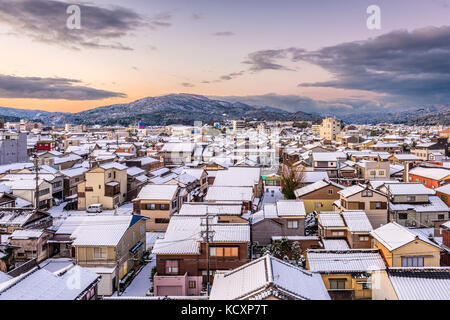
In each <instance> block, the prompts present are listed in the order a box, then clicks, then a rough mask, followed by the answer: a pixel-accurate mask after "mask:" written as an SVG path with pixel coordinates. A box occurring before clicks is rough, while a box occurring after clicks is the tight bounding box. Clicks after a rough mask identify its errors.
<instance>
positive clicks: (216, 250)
mask: <svg viewBox="0 0 450 320" xmlns="http://www.w3.org/2000/svg"><path fill="white" fill-rule="evenodd" d="M206 219H207V218H206V216H203V217H201V216H173V217H172V219H171V220H170V223H169V226H168V228H167V231H166V233H165V235H164V238H163V239H157V240H156V242H155V246H154V248H153V251H152V252H153V254H155V255H156V274H155V276H154V280H153V283H154V290H153V293H154V295H155V296H198V295H200V293H201V292H202V290H203V289H204V288H205V286H206V284H207V282H208V278H210V281H211V282H212V281H213V276H214V273H215V272H216V271H218V270H220V271H223V270H233V269H235V268H238V267H240V266H242V265H244V264H246V263H247V262H248V261H249V260H248V256H249V249H248V247H249V244H250V227H249V224H248V223H219V222H218V220H217V217H209V219H210V220H209V222H208V232H209V237H210V239H209V240H210V241H209V243H207V242H206V239H205V237H206V230H207V227H206ZM208 248H209V256H210V259H209V261H210V264H209V266H210V277H208V273H207V260H208V259H207V250H208Z"/></svg>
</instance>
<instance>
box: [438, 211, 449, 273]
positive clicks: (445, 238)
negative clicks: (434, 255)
mask: <svg viewBox="0 0 450 320" xmlns="http://www.w3.org/2000/svg"><path fill="white" fill-rule="evenodd" d="M440 231H441V232H440V233H441V234H442V249H443V250H442V253H441V265H442V266H450V220H449V221H447V222H445V223H443V224H441V225H440Z"/></svg>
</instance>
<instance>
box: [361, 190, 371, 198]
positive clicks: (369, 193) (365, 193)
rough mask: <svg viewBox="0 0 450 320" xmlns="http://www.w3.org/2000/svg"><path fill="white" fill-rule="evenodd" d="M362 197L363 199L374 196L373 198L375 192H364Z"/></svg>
mask: <svg viewBox="0 0 450 320" xmlns="http://www.w3.org/2000/svg"><path fill="white" fill-rule="evenodd" d="M361 196H363V197H372V196H373V192H372V191H370V190H364V191H363V192H362V193H361Z"/></svg>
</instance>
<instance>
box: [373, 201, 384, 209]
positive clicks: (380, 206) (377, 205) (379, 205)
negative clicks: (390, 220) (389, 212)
mask: <svg viewBox="0 0 450 320" xmlns="http://www.w3.org/2000/svg"><path fill="white" fill-rule="evenodd" d="M370 209H371V210H380V209H387V203H386V202H370Z"/></svg>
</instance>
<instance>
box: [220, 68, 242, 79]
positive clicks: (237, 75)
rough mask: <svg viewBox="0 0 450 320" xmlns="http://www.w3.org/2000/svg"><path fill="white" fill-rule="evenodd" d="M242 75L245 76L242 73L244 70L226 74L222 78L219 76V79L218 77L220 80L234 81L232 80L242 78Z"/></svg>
mask: <svg viewBox="0 0 450 320" xmlns="http://www.w3.org/2000/svg"><path fill="white" fill-rule="evenodd" d="M244 74H245V71H244V70H243V71H239V72H233V73H230V74H226V75H224V76H221V77H220V80H232V79H234V78H237V77H240V76H243V75H244Z"/></svg>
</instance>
